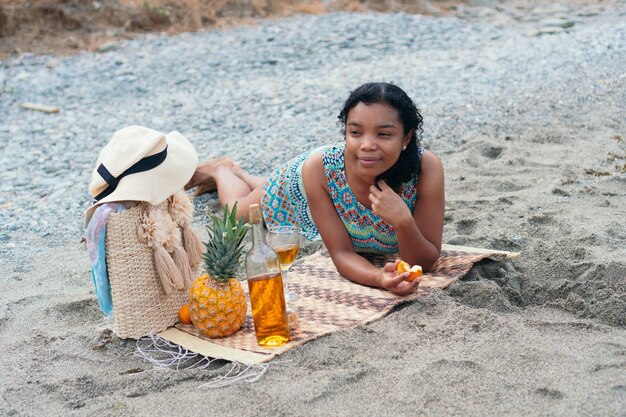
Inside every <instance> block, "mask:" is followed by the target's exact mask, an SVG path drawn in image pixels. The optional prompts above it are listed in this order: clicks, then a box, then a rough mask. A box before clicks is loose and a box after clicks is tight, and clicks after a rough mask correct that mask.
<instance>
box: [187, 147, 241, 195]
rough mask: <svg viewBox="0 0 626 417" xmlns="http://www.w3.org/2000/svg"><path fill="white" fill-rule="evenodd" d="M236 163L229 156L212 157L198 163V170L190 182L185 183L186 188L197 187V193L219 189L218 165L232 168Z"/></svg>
mask: <svg viewBox="0 0 626 417" xmlns="http://www.w3.org/2000/svg"><path fill="white" fill-rule="evenodd" d="M234 165H235V163H234V162H233V160H232V159H230V158H229V157H227V156H224V157H221V158H215V159H211V160H209V161H206V162H202V163H200V164H198V167H197V168H196V171H195V172H194V173H193V176H192V177H191V179H190V180H189V182H188V183H187V184H186V185H185V190H188V189H190V188H193V187H196V192H195V193H194V194H195V195H201V194H204V193H208V192H213V191H215V190H217V184H216V183H215V178H214V177H215V171H216V170H217V168H218V167H227V168H232V167H233V166H234Z"/></svg>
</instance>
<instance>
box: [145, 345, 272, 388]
mask: <svg viewBox="0 0 626 417" xmlns="http://www.w3.org/2000/svg"><path fill="white" fill-rule="evenodd" d="M134 354H135V356H138V357H140V358H143V359H145V360H146V361H148V362H150V363H151V364H153V365H154V366H155V367H157V368H160V369H170V370H177V371H180V370H187V369H207V368H208V367H209V366H210V365H211V364H212V363H213V362H215V361H221V359H214V358H209V357H207V356H204V355H201V354H199V353H195V352H192V351H190V350H188V349H186V348H184V347H182V346H179V345H176V344H174V343H172V342H170V341H169V340H165V339H163V338H162V337H160V336H157V335H150V336H144V337H142V338H140V339H138V340H137V343H136V349H135V353H134ZM268 368H269V364H266V363H264V364H255V365H246V364H243V363H240V362H231V363H230V366H229V369H228V370H227V371H226V373H225V374H223V375H218V376H216V377H214V378H212V379H211V380H210V381H207V382H205V383H203V384H202V385H200V386H198V388H222V387H227V386H229V385H233V384H237V383H240V382H247V383H250V384H251V383H253V382H255V381H257V380H258V379H259V378H261V377H262V376H263V375H264V374H265V372H267V370H268Z"/></svg>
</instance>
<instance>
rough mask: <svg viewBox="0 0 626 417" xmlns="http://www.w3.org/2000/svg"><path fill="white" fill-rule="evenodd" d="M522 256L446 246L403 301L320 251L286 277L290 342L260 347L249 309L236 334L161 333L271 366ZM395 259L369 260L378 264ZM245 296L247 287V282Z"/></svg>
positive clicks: (195, 347)
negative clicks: (481, 268)
mask: <svg viewBox="0 0 626 417" xmlns="http://www.w3.org/2000/svg"><path fill="white" fill-rule="evenodd" d="M518 256H519V253H515V252H505V251H497V250H489V249H479V248H470V247H462V246H452V245H443V248H442V253H441V257H440V258H439V260H438V261H437V263H436V264H435V266H434V267H433V269H432V271H431V272H429V273H427V274H424V275H423V277H422V281H421V283H420V287H419V289H418V291H417V292H416V293H414V294H411V295H409V296H404V297H400V296H397V295H394V294H391V293H390V292H389V291H386V290H381V289H377V288H370V287H366V286H363V285H359V284H355V283H353V282H351V281H349V280H348V279H346V278H344V277H342V276H341V275H340V274H339V273H338V272H337V270H336V268H335V266H334V264H333V262H332V260H331V259H330V257H329V256H328V255H326V254H322V253H316V254H313V255H311V256H308V257H306V258H303V259H301V260H299V261H298V262H297V263H295V264H294V265H293V266H292V267H291V268H290V269H289V273H288V276H287V279H288V285H289V290H290V291H291V292H296V293H298V294H299V295H300V298H299V299H298V300H296V301H294V302H291V303H289V308H290V309H292V310H295V312H296V313H297V314H298V326H297V327H296V328H291V329H290V333H291V340H290V342H289V343H287V344H285V345H283V346H280V347H277V348H264V347H261V346H259V345H258V344H257V342H256V337H255V334H254V325H253V322H252V316H251V313H250V311H251V309H250V305H249V304H248V312H247V317H246V321H245V322H244V324H243V326H242V328H241V329H240V330H239V331H238V332H237V333H235V334H233V335H231V336H229V337H226V338H222V339H209V338H205V337H204V336H202V335H200V333H199V332H198V331H197V330H196V329H195V328H194V327H193V326H192V325H184V324H180V323H178V324H176V325H175V326H174V327H170V328H168V329H166V330H164V331H162V332H160V333H158V334H157V335H158V336H160V337H162V338H164V339H166V340H168V341H170V342H172V343H175V344H177V345H179V346H182V347H184V348H186V349H188V350H190V351H192V352H196V353H199V354H201V355H204V356H207V357H211V358H219V359H225V360H229V361H237V362H241V363H244V364H256V363H262V362H267V361H269V360H271V359H272V358H273V357H275V356H276V355H279V354H281V353H283V352H285V351H287V350H289V349H292V348H294V347H296V346H299V345H302V344H304V343H306V342H309V341H311V340H314V339H316V338H318V337H320V336H323V335H326V334H329V333H332V332H334V331H337V330H340V329H346V328H353V327H356V326H359V325H362V324H367V323H370V322H372V321H374V320H377V319H380V318H381V317H383V316H385V315H386V314H388V313H389V312H390V311H391V310H392V309H393V308H394V307H395V306H397V305H399V304H401V303H404V302H406V301H410V300H413V299H415V298H417V297H420V296H424V295H426V294H429V293H430V292H432V291H434V290H437V289H443V288H446V287H448V286H449V285H451V284H453V283H454V282H456V281H458V280H459V279H461V278H463V277H464V276H465V275H466V274H467V273H468V272H469V271H470V269H471V268H472V265H474V263H476V262H478V261H480V260H482V259H485V258H492V259H501V260H504V259H515V258H517V257H518ZM393 259H395V256H387V257H384V256H377V257H374V258H371V260H372V262H373V263H374V264H376V265H379V266H382V265H383V264H384V262H386V261H390V260H393ZM243 286H244V289H245V290H246V292H247V285H246V284H245V283H244V285H243Z"/></svg>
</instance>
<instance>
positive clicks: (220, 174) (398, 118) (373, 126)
mask: <svg viewBox="0 0 626 417" xmlns="http://www.w3.org/2000/svg"><path fill="white" fill-rule="evenodd" d="M338 118H339V121H340V123H341V125H342V126H343V130H344V134H345V141H344V142H341V143H337V144H333V145H327V146H323V147H320V148H317V149H314V150H310V151H307V152H305V153H303V154H301V155H299V156H297V157H295V158H293V159H292V160H290V161H288V162H286V163H284V164H282V165H281V166H279V167H278V168H277V169H276V171H275V172H274V173H273V174H272V175H271V176H270V177H269V178H267V179H266V178H261V177H257V176H253V175H250V174H249V173H247V172H246V171H244V170H243V169H242V168H241V167H240V166H239V165H237V164H235V163H233V161H232V160H230V159H229V158H218V159H215V160H211V161H208V162H205V163H201V164H199V165H198V167H197V169H196V171H195V173H194V175H193V177H192V178H191V180H190V181H189V183H188V184H187V186H186V189H189V188H192V187H197V189H196V195H199V194H202V193H205V192H209V191H215V190H217V193H218V196H219V200H220V203H221V204H222V205H225V204H228V205H229V206H230V207H232V206H233V204H234V203H235V202H238V204H237V215H238V216H246V215H247V210H248V206H249V205H250V204H254V203H260V204H261V207H262V210H263V216H264V218H265V221H266V223H267V224H268V226H273V225H281V224H297V225H299V226H300V231H301V233H302V234H303V235H304V236H305V237H307V238H308V239H310V240H314V239H318V238H319V237H321V238H322V240H323V241H324V244H325V245H326V248H327V249H328V252H329V254H330V256H331V258H332V260H333V262H334V264H335V266H336V267H337V270H338V271H339V273H341V274H342V275H343V276H345V277H346V278H348V279H350V280H351V281H354V282H357V283H359V284H363V285H369V286H372V287H381V288H386V289H388V290H389V291H391V292H393V293H395V294H398V295H406V294H410V293H412V292H414V291H416V290H417V287H418V285H419V279H416V280H414V281H412V282H407V281H405V278H408V276H409V273H408V272H404V273H399V272H396V266H397V263H398V261H396V262H395V263H388V264H387V265H385V266H384V267H383V268H378V267H376V266H374V265H372V264H371V263H370V262H369V261H368V260H367V259H365V258H364V257H362V256H361V255H359V253H395V252H400V257H401V258H402V259H403V260H404V261H406V262H408V263H409V264H412V265H415V264H419V265H422V267H423V269H424V270H425V271H428V270H429V269H430V268H431V267H432V266H433V264H434V263H435V261H436V260H437V258H438V257H439V254H440V251H441V239H442V232H443V217H444V205H445V201H444V199H445V198H444V176H443V167H442V165H441V162H440V161H439V158H437V156H435V154H433V153H432V152H430V151H428V150H425V149H424V148H422V147H421V146H420V143H419V140H420V137H421V133H422V116H421V115H420V113H419V110H418V109H417V108H416V106H415V104H414V103H413V101H412V100H411V99H410V98H409V97H408V96H407V94H406V93H405V92H404V91H403V90H402V89H401V88H399V87H397V86H395V85H393V84H388V83H368V84H364V85H362V86H360V87H359V88H357V89H356V90H354V91H353V92H352V93H351V94H350V96H349V97H348V100H347V101H346V102H345V104H344V107H343V109H342V110H341V112H340V113H339V116H338ZM418 180H419V181H418Z"/></svg>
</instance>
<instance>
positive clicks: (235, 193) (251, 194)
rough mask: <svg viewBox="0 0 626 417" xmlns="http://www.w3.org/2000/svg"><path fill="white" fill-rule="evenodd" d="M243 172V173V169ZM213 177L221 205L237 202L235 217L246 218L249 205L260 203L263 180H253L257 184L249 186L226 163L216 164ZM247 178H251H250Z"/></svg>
mask: <svg viewBox="0 0 626 417" xmlns="http://www.w3.org/2000/svg"><path fill="white" fill-rule="evenodd" d="M243 172H244V173H245V171H243ZM247 175H248V176H249V177H253V176H251V175H249V174H247ZM213 178H214V180H215V183H216V184H217V195H218V197H219V199H220V204H221V205H222V207H224V206H225V205H226V204H228V206H229V207H231V208H232V207H233V206H234V205H235V203H237V218H240V217H242V216H243V217H244V218H246V219H247V218H248V210H249V207H250V205H251V204H261V197H262V196H263V182H260V183H259V182H258V181H253V183H255V184H256V185H257V186H255V187H252V188H251V187H250V185H248V184H247V183H246V181H244V180H243V179H242V178H241V177H240V176H239V175H237V174H236V173H235V169H233V167H231V166H227V165H217V166H216V169H215V171H214V173H213ZM248 179H249V180H251V178H248ZM252 185H254V184H252Z"/></svg>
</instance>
